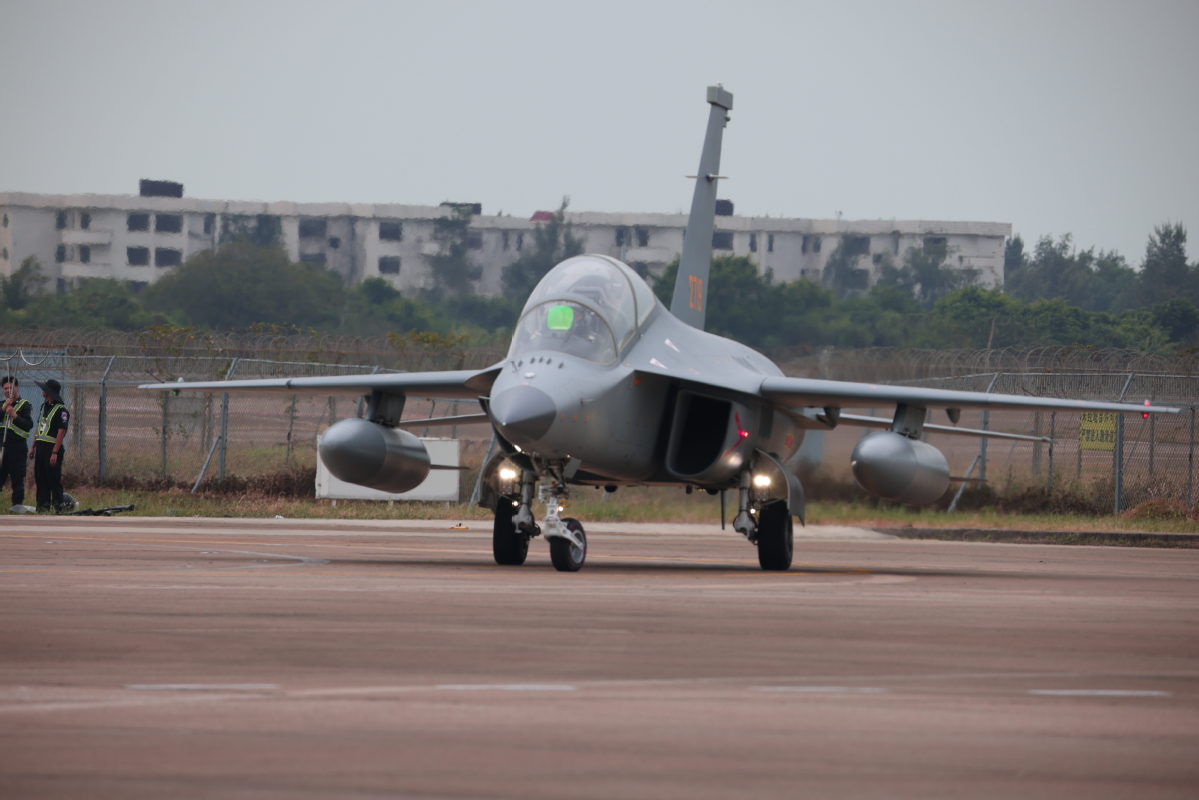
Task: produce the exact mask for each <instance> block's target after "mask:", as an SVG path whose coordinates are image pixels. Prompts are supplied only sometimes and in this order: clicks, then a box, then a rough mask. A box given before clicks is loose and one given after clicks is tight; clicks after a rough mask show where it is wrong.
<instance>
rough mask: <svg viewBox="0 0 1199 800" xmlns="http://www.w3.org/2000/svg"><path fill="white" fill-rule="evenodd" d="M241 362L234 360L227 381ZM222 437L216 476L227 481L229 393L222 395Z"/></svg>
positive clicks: (226, 375)
mask: <svg viewBox="0 0 1199 800" xmlns="http://www.w3.org/2000/svg"><path fill="white" fill-rule="evenodd" d="M240 360H241V359H240V358H235V359H233V363H232V364H230V365H229V371H228V372H226V373H225V380H229V379H230V378H232V377H233V373H234V372H236V371H237V362H238V361H240ZM220 436H221V438H220V440H219V442H220V448H221V450H220V453H219V454H218V456H217V462H216V463H217V467H216V469H217V473H216V475H217V479H218V480H224V479H225V453H226V452H227V450H228V442H229V393H228V392H222V393H221V434H220Z"/></svg>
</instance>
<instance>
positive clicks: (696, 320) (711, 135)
mask: <svg viewBox="0 0 1199 800" xmlns="http://www.w3.org/2000/svg"><path fill="white" fill-rule="evenodd" d="M708 102H709V103H710V104H711V106H712V108H711V110H710V111H709V113H708V132H707V133H706V134H705V135H704V150H703V153H702V154H701V155H700V157H699V172H698V173H697V174H696V178H695V194H694V195H693V196H692V198H691V215H690V216H689V217H688V218H687V232H686V233H685V234H684V235H683V257H682V259H680V261H679V274H678V277H676V278H675V282H674V297H672V298H671V300H670V311H671V313H672V314H674V315H675V316H676V317H678V318H679V319H681V320H682V321H683V322H686V323H687V324H688V325H690V326H692V327H694V328H699V329H700V330H703V327H704V309H705V308H706V307H707V299H706V298H707V291H708V287H707V283H708V270H709V267H710V266H711V263H712V232H713V229H714V228H715V225H716V183H717V181H718V180H719V179H720V141H721V137H722V136H723V135H724V125H725V123H726V122H728V120H729V116H728V112H730V111H732V110H733V95H732V94H730V93H729V92H726V91H725V90H724V89H723V88H722V87H720V86H709V87H708Z"/></svg>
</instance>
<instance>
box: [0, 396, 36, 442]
mask: <svg viewBox="0 0 1199 800" xmlns="http://www.w3.org/2000/svg"><path fill="white" fill-rule="evenodd" d="M27 405H29V401H28V400H26V399H25V398H24V397H22V398H20V399H18V400H17V402H15V403H13V406H12V411H13V415H14V416H11V417H10V416H8V415H7V414H5V415H4V418H3V422H0V431H12V432H13V433H14V434H16V435H17V436H20V437H21V438H22V439H28V438H29V431H26V430H22V429H20V428H18V427H17V418H16V415H17V414H19V413H20V412H21V409H22V408H24V407H25V406H27Z"/></svg>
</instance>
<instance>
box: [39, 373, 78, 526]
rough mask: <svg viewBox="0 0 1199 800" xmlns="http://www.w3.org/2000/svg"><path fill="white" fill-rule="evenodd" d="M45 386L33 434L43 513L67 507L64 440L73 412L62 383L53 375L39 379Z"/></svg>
mask: <svg viewBox="0 0 1199 800" xmlns="http://www.w3.org/2000/svg"><path fill="white" fill-rule="evenodd" d="M37 385H38V387H39V388H41V390H42V408H41V411H40V412H39V413H38V419H37V432H36V433H35V434H34V437H33V452H32V453H30V454H29V457H30V458H32V459H33V479H34V481H36V482H37V510H38V512H39V513H41V512H43V511H49V510H51V508H53V509H54V510H55V511H61V510H63V497H62V462H63V459H64V458H65V457H66V449H65V448H64V446H63V441H64V440H65V439H66V437H67V425H68V424H69V423H70V421H71V415H70V413H69V412H68V411H67V407H66V404H65V403H63V401H62V384H61V383H59V382H58V381H56V380H54V379H53V378H51V379H50V380H48V381H38V382H37Z"/></svg>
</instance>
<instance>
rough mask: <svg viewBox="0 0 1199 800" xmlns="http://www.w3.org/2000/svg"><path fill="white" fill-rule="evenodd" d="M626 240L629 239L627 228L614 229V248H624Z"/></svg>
mask: <svg viewBox="0 0 1199 800" xmlns="http://www.w3.org/2000/svg"><path fill="white" fill-rule="evenodd" d="M628 238H629V229H628V228H617V229H616V246H617V247H624V245H625V242H626V241H628Z"/></svg>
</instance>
